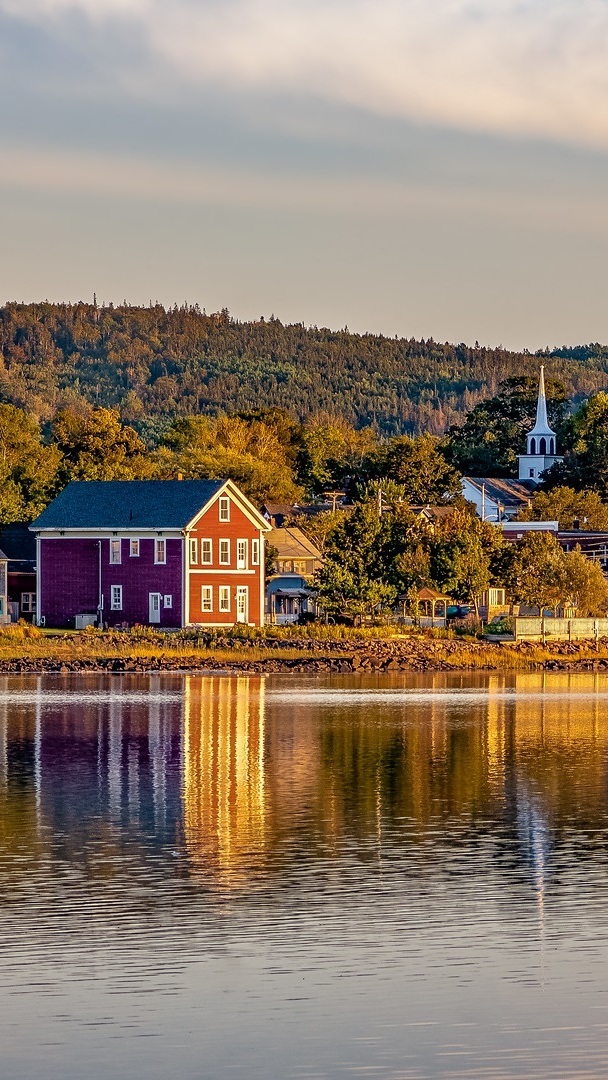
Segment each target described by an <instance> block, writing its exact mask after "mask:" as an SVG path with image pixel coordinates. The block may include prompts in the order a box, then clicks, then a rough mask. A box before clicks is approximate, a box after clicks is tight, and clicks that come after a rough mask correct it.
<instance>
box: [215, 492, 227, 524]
mask: <svg viewBox="0 0 608 1080" xmlns="http://www.w3.org/2000/svg"><path fill="white" fill-rule="evenodd" d="M224 510H225V511H226V517H224V516H223V512H224ZM218 517H219V520H220V521H221V522H224V521H230V499H229V498H228V496H227V495H221V496H220V498H219V510H218Z"/></svg>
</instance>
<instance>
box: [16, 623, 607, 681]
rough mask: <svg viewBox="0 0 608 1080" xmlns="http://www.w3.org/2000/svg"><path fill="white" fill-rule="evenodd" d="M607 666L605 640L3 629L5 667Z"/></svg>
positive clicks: (123, 669) (264, 670) (267, 670)
mask: <svg viewBox="0 0 608 1080" xmlns="http://www.w3.org/2000/svg"><path fill="white" fill-rule="evenodd" d="M455 670H461V671H467V670H468V671H470V670H473V671H475V670H477V671H509V670H523V671H533V670H547V671H607V672H608V639H604V640H601V641H599V642H597V643H596V642H595V641H578V642H555V643H553V644H547V645H544V646H542V645H536V644H530V643H527V642H518V643H514V642H488V641H480V640H477V639H474V638H458V637H436V636H427V635H424V634H412V635H407V636H406V635H393V636H383V637H381V636H378V632H374V633H373V634H370V633H369V632H363V633H361V634H359V635H358V634H357V632H356V631H351V632H349V633H344V634H343V635H342V636H335V637H331V636H318V637H315V636H313V635H310V634H309V635H305V634H299V633H294V634H293V635H288V634H286V633H279V634H276V635H273V634H272V633H271V632H266V633H263V632H262V633H259V634H255V633H244V634H241V635H239V634H238V633H233V632H231V633H229V634H218V633H212V634H209V633H208V634H205V635H203V634H200V635H192V634H185V635H180V634H172V635H166V634H160V633H155V632H153V631H152V632H147V631H143V632H141V631H140V632H137V631H135V632H128V631H127V632H124V633H122V632H121V633H118V632H108V633H100V632H95V633H69V634H59V635H53V636H51V635H46V634H43V633H41V632H39V631H37V630H35V628H31V627H28V628H25V629H24V628H17V627H15V628H12V627H11V628H6V629H5V630H4V631H3V632H2V633H0V673H4V674H10V673H20V672H31V673H43V672H45V673H69V672H104V671H105V672H116V673H120V672H142V673H145V672H154V671H227V672H234V673H268V674H270V673H278V672H298V673H305V672H342V673H348V672H362V673H363V672H383V671H387V672H391V671H392V672H395V671H404V672H408V671H411V672H420V671H455Z"/></svg>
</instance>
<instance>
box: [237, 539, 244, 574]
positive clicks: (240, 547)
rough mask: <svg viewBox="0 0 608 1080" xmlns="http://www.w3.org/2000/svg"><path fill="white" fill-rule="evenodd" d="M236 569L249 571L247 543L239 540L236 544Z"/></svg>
mask: <svg viewBox="0 0 608 1080" xmlns="http://www.w3.org/2000/svg"><path fill="white" fill-rule="evenodd" d="M236 568H237V570H246V569H247V541H246V540H237V542H236Z"/></svg>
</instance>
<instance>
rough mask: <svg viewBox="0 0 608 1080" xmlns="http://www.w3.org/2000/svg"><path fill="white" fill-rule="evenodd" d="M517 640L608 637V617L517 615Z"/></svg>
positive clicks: (515, 621) (515, 628) (515, 626)
mask: <svg viewBox="0 0 608 1080" xmlns="http://www.w3.org/2000/svg"><path fill="white" fill-rule="evenodd" d="M513 634H514V636H515V640H516V641H549V640H551V639H553V640H559V641H575V640H576V639H580V638H594V639H595V640H596V641H597V640H598V639H599V638H603V637H608V619H551V618H542V619H541V618H538V617H537V618H527V617H519V616H518V617H517V618H516V619H513Z"/></svg>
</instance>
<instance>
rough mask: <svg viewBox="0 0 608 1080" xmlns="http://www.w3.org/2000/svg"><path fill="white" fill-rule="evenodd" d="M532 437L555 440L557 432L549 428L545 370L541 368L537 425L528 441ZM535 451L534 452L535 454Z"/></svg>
mask: <svg viewBox="0 0 608 1080" xmlns="http://www.w3.org/2000/svg"><path fill="white" fill-rule="evenodd" d="M532 435H536V436H537V437H538V436H543V435H544V436H547V435H549V436H553V438H555V432H554V430H553V428H551V427H549V418H548V416H547V398H546V395H545V368H544V366H541V369H540V379H539V381H538V401H537V403H536V423H535V425H534V427H533V428H532V431H531V432H530V434H529V435H528V439H530V438H531V436H532ZM534 452H535V451H533V453H534Z"/></svg>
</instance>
